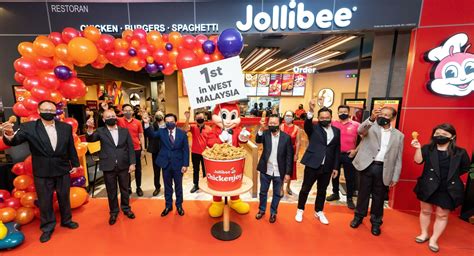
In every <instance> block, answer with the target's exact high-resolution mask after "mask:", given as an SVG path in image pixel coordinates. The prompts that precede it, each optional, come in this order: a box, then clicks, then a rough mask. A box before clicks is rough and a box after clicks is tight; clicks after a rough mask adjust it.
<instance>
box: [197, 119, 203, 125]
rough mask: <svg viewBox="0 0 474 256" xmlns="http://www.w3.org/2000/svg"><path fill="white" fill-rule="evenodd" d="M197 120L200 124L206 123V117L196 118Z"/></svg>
mask: <svg viewBox="0 0 474 256" xmlns="http://www.w3.org/2000/svg"><path fill="white" fill-rule="evenodd" d="M196 122H197V123H198V124H203V123H204V118H199V119H196Z"/></svg>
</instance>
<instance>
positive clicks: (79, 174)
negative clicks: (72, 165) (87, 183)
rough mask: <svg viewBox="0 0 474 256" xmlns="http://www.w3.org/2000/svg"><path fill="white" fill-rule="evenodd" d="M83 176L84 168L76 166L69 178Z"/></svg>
mask: <svg viewBox="0 0 474 256" xmlns="http://www.w3.org/2000/svg"><path fill="white" fill-rule="evenodd" d="M82 176H84V168H83V167H82V166H80V167H78V168H77V170H76V172H75V173H71V178H80V177H82Z"/></svg>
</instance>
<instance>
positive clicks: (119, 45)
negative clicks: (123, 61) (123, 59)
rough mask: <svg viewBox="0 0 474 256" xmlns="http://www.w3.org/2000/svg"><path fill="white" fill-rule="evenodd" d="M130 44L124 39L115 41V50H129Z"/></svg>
mask: <svg viewBox="0 0 474 256" xmlns="http://www.w3.org/2000/svg"><path fill="white" fill-rule="evenodd" d="M128 46H129V44H128V42H127V41H125V40H124V39H120V38H118V39H115V40H114V48H115V50H127V49H128Z"/></svg>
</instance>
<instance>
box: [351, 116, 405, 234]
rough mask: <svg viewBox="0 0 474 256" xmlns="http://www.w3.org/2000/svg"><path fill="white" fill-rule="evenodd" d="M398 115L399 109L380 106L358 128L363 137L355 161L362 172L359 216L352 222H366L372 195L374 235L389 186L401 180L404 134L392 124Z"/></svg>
mask: <svg viewBox="0 0 474 256" xmlns="http://www.w3.org/2000/svg"><path fill="white" fill-rule="evenodd" d="M396 117H397V111H396V110H395V109H394V108H392V107H383V108H377V109H374V110H373V111H372V115H371V116H370V117H369V118H368V119H367V120H365V121H364V122H363V123H362V124H361V125H360V126H359V129H358V133H359V135H361V136H362V137H363V139H362V141H361V143H360V145H359V151H358V153H357V155H356V157H355V158H354V161H353V162H352V163H353V164H354V167H355V168H356V169H357V170H358V171H359V172H360V175H359V176H360V185H359V195H358V198H357V206H356V209H355V212H354V214H355V216H354V219H353V220H352V222H351V224H350V225H351V227H352V228H357V227H358V226H359V225H360V224H361V223H362V220H363V219H364V217H365V216H367V210H368V208H369V199H370V197H372V205H371V207H370V208H371V209H370V215H371V218H370V222H371V223H372V229H371V231H372V234H373V235H374V236H379V235H380V233H381V229H380V226H381V225H382V223H383V222H382V218H383V206H384V200H385V195H386V194H387V193H388V187H389V186H390V187H393V186H395V184H396V183H397V182H398V179H399V177H400V171H401V168H402V153H403V138H404V135H403V134H402V133H401V132H400V131H399V130H397V129H395V128H393V127H392V125H391V123H392V121H394V120H395V118H396Z"/></svg>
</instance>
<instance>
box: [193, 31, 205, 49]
mask: <svg viewBox="0 0 474 256" xmlns="http://www.w3.org/2000/svg"><path fill="white" fill-rule="evenodd" d="M206 41H207V36H205V35H203V34H199V35H197V36H196V43H195V44H194V47H195V48H202V44H203V43H204V42H206Z"/></svg>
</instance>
